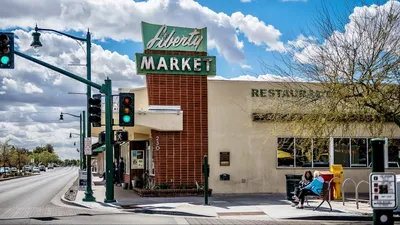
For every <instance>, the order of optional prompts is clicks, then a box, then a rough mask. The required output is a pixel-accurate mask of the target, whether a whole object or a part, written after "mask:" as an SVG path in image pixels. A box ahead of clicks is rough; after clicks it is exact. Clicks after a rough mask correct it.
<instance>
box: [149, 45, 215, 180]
mask: <svg viewBox="0 0 400 225" xmlns="http://www.w3.org/2000/svg"><path fill="white" fill-rule="evenodd" d="M145 53H147V54H164V55H186V56H206V55H207V54H206V53H199V52H179V51H176V52H173V51H150V50H146V51H145ZM146 81H147V89H148V97H149V104H150V105H180V106H181V109H182V110H183V131H182V132H160V131H155V130H152V132H151V136H152V139H153V145H154V144H155V138H156V137H157V136H158V137H159V146H160V150H159V151H156V150H154V163H155V166H154V167H155V180H156V183H157V184H160V183H169V184H171V185H172V186H174V187H177V186H179V185H180V184H185V185H190V186H194V184H195V180H197V181H198V182H200V183H202V180H203V174H202V170H201V165H202V163H203V157H204V155H207V154H208V96H207V77H206V76H194V75H170V74H169V75H167V74H147V76H146ZM153 147H154V148H153V149H155V146H153Z"/></svg>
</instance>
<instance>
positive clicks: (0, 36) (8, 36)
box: [0, 32, 14, 69]
mask: <svg viewBox="0 0 400 225" xmlns="http://www.w3.org/2000/svg"><path fill="white" fill-rule="evenodd" d="M0 69H14V34H13V33H4V32H0Z"/></svg>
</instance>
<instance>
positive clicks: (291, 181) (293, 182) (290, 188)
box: [285, 174, 303, 200]
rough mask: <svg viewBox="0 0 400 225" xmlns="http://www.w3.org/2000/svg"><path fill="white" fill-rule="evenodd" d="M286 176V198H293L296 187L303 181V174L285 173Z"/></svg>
mask: <svg viewBox="0 0 400 225" xmlns="http://www.w3.org/2000/svg"><path fill="white" fill-rule="evenodd" d="M285 176H286V199H287V200H292V198H293V193H292V192H294V188H295V187H296V186H297V185H298V184H299V182H300V181H301V177H302V176H303V175H297V174H285Z"/></svg>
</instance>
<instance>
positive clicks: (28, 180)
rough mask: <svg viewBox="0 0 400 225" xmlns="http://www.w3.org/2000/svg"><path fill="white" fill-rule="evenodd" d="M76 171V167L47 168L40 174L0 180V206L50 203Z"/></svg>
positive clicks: (46, 204)
mask: <svg viewBox="0 0 400 225" xmlns="http://www.w3.org/2000/svg"><path fill="white" fill-rule="evenodd" d="M77 173H78V169H77V167H62V168H58V167H57V168H55V169H50V170H49V169H48V170H47V171H46V172H43V171H42V172H41V173H40V175H35V176H31V177H24V178H18V179H13V180H7V181H2V182H0V200H1V201H0V208H31V207H46V206H49V205H51V202H50V201H51V199H52V198H53V197H54V196H55V195H57V194H58V193H59V192H60V191H61V190H62V189H63V188H64V187H65V185H66V184H67V183H68V182H69V181H71V180H72V178H74V177H75V176H76V175H77Z"/></svg>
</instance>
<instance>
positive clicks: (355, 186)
mask: <svg viewBox="0 0 400 225" xmlns="http://www.w3.org/2000/svg"><path fill="white" fill-rule="evenodd" d="M349 180H351V181H353V183H354V193H356V192H357V184H356V182H355V181H354V180H353V179H351V178H347V179H346V180H344V181H343V184H342V200H343V205H344V201H345V197H344V185H345V184H346V182H347V181H349Z"/></svg>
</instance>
